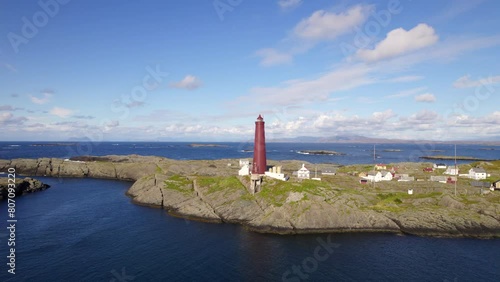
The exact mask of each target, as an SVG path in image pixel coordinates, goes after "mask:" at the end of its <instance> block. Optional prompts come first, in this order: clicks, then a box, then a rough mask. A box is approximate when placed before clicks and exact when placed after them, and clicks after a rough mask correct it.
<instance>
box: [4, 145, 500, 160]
mask: <svg viewBox="0 0 500 282" xmlns="http://www.w3.org/2000/svg"><path fill="white" fill-rule="evenodd" d="M53 144H55V143H53V142H52V143H51V142H0V159H13V158H40V157H55V158H70V157H73V156H81V155H96V156H103V155H113V154H117V155H129V154H137V155H146V156H148V155H155V156H162V157H167V158H171V159H177V160H183V159H187V160H200V159H222V158H252V156H253V152H252V149H253V144H252V143H250V142H241V143H237V142H232V143H211V144H218V145H221V146H222V147H191V146H190V144H191V143H182V142H135V143H133V142H100V143H92V142H79V143H60V144H58V146H49V145H53ZM61 144H63V145H66V146H61ZM266 150H267V158H268V159H270V160H304V161H308V162H311V163H335V164H342V165H348V164H372V163H374V162H377V163H395V162H407V161H412V162H419V161H424V160H422V159H420V157H421V156H433V155H448V156H453V155H454V154H455V151H454V150H455V147H454V145H452V144H415V143H410V144H378V145H376V146H375V155H376V158H375V159H374V145H373V144H328V143H267V144H266ZM303 150H333V151H337V152H341V153H344V154H345V155H343V156H330V155H304V154H300V151H303ZM391 150H399V151H391ZM457 155H459V156H469V157H476V158H482V159H500V146H485V145H457ZM439 162H442V163H446V164H451V163H453V162H454V161H439ZM459 163H464V161H459Z"/></svg>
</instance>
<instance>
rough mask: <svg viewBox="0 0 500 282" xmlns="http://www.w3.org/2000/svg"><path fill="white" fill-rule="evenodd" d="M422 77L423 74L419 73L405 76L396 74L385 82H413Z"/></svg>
mask: <svg viewBox="0 0 500 282" xmlns="http://www.w3.org/2000/svg"><path fill="white" fill-rule="evenodd" d="M422 79H424V77H423V76H419V75H407V76H398V77H395V78H391V79H388V80H387V82H413V81H419V80H422Z"/></svg>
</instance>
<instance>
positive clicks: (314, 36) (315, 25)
mask: <svg viewBox="0 0 500 282" xmlns="http://www.w3.org/2000/svg"><path fill="white" fill-rule="evenodd" d="M371 10H372V6H363V5H357V6H354V7H352V8H350V9H349V10H347V11H346V12H343V13H338V14H336V13H332V12H328V11H324V10H319V11H316V12H314V13H313V14H312V15H311V16H310V17H308V18H306V19H303V20H302V21H300V22H299V23H298V24H297V25H296V26H295V28H294V34H295V35H296V36H297V37H298V38H301V39H306V40H326V39H330V40H331V39H334V38H336V37H338V36H340V35H342V34H345V33H348V32H351V31H352V30H353V29H354V27H356V26H359V25H360V24H362V23H363V22H365V21H366V19H367V18H368V16H369V12H370V11H371Z"/></svg>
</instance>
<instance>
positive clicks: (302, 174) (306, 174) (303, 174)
mask: <svg viewBox="0 0 500 282" xmlns="http://www.w3.org/2000/svg"><path fill="white" fill-rule="evenodd" d="M310 177H311V172H310V171H309V170H308V169H307V168H306V166H305V164H302V167H301V168H300V169H299V170H298V171H297V178H299V179H309V178H310Z"/></svg>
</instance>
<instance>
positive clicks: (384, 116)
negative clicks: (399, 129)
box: [372, 109, 396, 122]
mask: <svg viewBox="0 0 500 282" xmlns="http://www.w3.org/2000/svg"><path fill="white" fill-rule="evenodd" d="M395 116H396V114H395V113H394V112H393V111H392V110H391V109H389V110H386V111H383V112H374V113H373V114H372V117H373V119H374V120H375V121H379V122H381V121H387V120H388V119H391V118H393V117H395Z"/></svg>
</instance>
